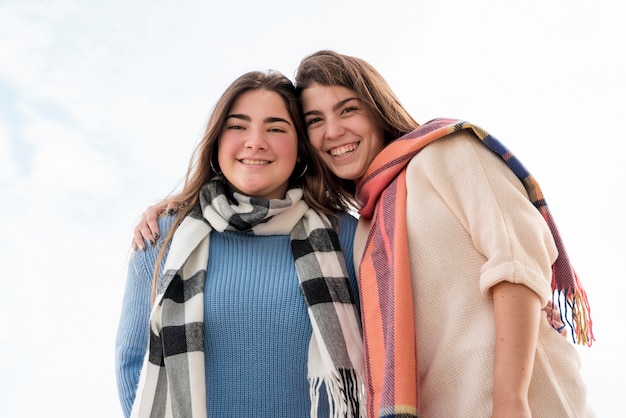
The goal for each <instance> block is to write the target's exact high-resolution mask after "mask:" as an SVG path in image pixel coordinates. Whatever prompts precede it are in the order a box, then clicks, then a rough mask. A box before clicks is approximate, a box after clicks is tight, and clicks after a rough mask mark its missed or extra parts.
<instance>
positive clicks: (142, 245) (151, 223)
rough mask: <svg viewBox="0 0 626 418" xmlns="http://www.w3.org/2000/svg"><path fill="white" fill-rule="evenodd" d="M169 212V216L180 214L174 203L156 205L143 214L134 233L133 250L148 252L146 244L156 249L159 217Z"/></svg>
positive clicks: (165, 202) (158, 234)
mask: <svg viewBox="0 0 626 418" xmlns="http://www.w3.org/2000/svg"><path fill="white" fill-rule="evenodd" d="M165 211H167V214H168V215H173V214H175V213H176V212H178V205H176V204H175V203H172V202H167V201H163V202H160V203H157V204H156V205H152V206H148V208H147V209H146V210H145V212H144V213H142V214H141V219H139V223H138V224H137V226H136V227H135V230H134V231H133V240H132V243H131V247H132V249H133V250H136V249H138V248H139V249H141V251H145V250H146V242H147V243H148V244H149V245H150V246H151V247H154V246H155V245H156V240H157V239H159V236H160V232H159V224H158V222H157V220H158V219H159V215H161V214H162V213H163V212H165Z"/></svg>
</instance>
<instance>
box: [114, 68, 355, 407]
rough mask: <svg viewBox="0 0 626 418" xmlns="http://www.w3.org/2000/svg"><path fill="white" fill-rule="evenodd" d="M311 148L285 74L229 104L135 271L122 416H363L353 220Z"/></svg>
mask: <svg viewBox="0 0 626 418" xmlns="http://www.w3.org/2000/svg"><path fill="white" fill-rule="evenodd" d="M309 147H310V145H309V144H308V142H307V141H306V140H305V135H304V127H303V122H302V116H301V113H300V110H299V105H298V102H297V100H296V96H295V89H294V87H293V85H292V84H291V82H290V81H289V79H287V78H286V77H284V76H283V75H281V74H278V73H269V74H265V73H260V72H252V73H247V74H244V75H243V76H241V77H240V78H238V79H237V80H235V81H234V82H233V83H232V84H231V86H230V87H229V88H228V89H227V90H226V92H225V93H224V94H223V95H222V97H221V98H220V99H219V101H218V103H217V104H216V106H215V110H214V112H213V113H212V115H211V117H210V118H209V123H208V126H207V129H206V133H205V135H204V137H203V139H202V141H201V142H200V144H199V145H198V148H197V150H196V155H195V156H194V158H193V159H192V164H191V165H190V167H189V170H188V173H187V178H186V181H185V184H184V186H183V189H182V191H181V192H180V193H179V194H177V195H175V196H172V198H171V199H172V200H173V201H175V202H178V203H182V202H185V203H186V204H185V205H184V206H183V207H182V209H181V210H180V211H179V214H178V216H177V217H171V216H167V217H161V218H160V219H159V223H158V225H159V229H160V231H161V232H162V233H163V234H164V235H166V236H165V238H164V239H163V238H162V237H156V236H155V237H154V240H157V239H158V242H156V243H155V242H153V243H152V244H153V245H151V246H149V247H148V248H147V249H146V251H137V252H136V253H135V254H134V257H133V259H132V261H131V263H130V265H129V267H128V278H127V285H126V291H125V295H124V301H123V307H122V315H121V319H120V324H119V329H118V336H117V344H116V350H117V351H116V353H117V356H116V362H117V380H118V389H119V394H120V398H121V402H122V407H123V409H124V413H125V416H127V417H128V416H130V415H131V414H132V416H136V417H148V416H149V417H165V416H181V417H192V416H193V417H194V418H195V417H207V416H217V417H223V416H254V417H268V418H269V417H276V416H297V417H301V416H318V414H319V416H325V417H327V416H331V417H339V416H363V411H364V403H363V393H362V387H363V386H362V381H363V364H362V357H363V351H362V343H361V334H360V324H359V320H358V309H357V303H358V299H357V295H358V293H357V287H356V278H355V273H354V268H353V265H352V241H353V238H354V233H355V228H356V220H355V218H353V217H352V216H351V215H349V214H347V213H344V212H342V211H340V210H338V207H339V206H338V204H337V202H333V201H332V199H328V198H324V196H325V195H326V191H327V190H328V186H327V185H326V184H325V177H324V176H323V175H322V174H323V166H322V165H321V164H320V162H318V159H317V157H316V156H315V154H314V153H312V151H311V150H310V148H309ZM209 244H210V245H209ZM319 260H323V262H320V261H319ZM183 342H184V343H183Z"/></svg>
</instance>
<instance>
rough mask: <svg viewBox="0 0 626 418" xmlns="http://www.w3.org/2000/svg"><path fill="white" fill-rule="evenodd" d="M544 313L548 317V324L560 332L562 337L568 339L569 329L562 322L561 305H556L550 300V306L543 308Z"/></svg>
mask: <svg viewBox="0 0 626 418" xmlns="http://www.w3.org/2000/svg"><path fill="white" fill-rule="evenodd" d="M543 311H544V312H545V313H546V314H547V315H548V316H547V319H548V323H549V324H550V326H552V328H554V329H555V330H556V331H558V332H559V333H560V334H561V335H562V336H564V337H565V338H567V328H566V327H565V326H564V325H565V324H563V322H562V321H561V312H560V311H559V305H556V304H555V303H554V302H553V301H551V300H549V301H548V304H547V305H546V306H545V307H544V308H543Z"/></svg>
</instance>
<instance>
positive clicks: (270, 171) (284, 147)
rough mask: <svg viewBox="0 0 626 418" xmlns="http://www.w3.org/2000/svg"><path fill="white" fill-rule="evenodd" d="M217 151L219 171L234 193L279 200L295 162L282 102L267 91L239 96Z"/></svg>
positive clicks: (292, 135) (293, 134)
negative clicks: (235, 191) (227, 180)
mask: <svg viewBox="0 0 626 418" xmlns="http://www.w3.org/2000/svg"><path fill="white" fill-rule="evenodd" d="M259 104H262V105H259ZM217 149H218V162H219V167H220V169H221V171H222V173H223V174H224V176H225V177H226V178H227V179H229V183H230V185H231V186H232V187H233V188H234V189H235V190H237V191H238V192H240V193H242V194H244V195H248V196H252V197H259V198H263V199H282V198H283V197H284V196H285V193H286V192H287V185H288V180H289V177H290V176H291V173H292V172H293V170H294V167H295V166H296V160H297V159H298V135H297V132H296V128H295V124H294V122H293V120H292V119H291V117H290V116H289V112H288V111H287V108H286V107H285V103H284V102H283V99H282V98H281V97H280V96H279V95H278V94H277V93H274V92H272V91H268V90H251V91H247V92H245V93H243V94H241V96H239V97H238V98H237V99H236V100H235V102H234V103H233V106H232V109H231V111H230V113H229V114H228V116H227V118H226V121H225V123H224V128H223V129H222V133H221V135H220V138H219V140H218V147H217Z"/></svg>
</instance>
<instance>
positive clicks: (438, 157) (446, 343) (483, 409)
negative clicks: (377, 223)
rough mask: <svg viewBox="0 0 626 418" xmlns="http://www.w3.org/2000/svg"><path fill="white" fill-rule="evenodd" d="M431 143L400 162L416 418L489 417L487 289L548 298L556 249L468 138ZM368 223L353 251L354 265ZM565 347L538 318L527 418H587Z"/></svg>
mask: <svg viewBox="0 0 626 418" xmlns="http://www.w3.org/2000/svg"><path fill="white" fill-rule="evenodd" d="M454 136H455V137H454V138H453V137H452V136H451V137H448V138H444V139H440V140H437V141H435V142H434V143H432V144H430V145H428V146H427V147H426V148H425V149H423V150H422V151H421V152H420V153H418V154H417V155H416V156H415V157H414V158H413V160H412V161H411V162H410V163H409V165H408V168H407V170H408V172H407V191H408V196H407V208H406V209H407V210H406V212H407V228H408V239H409V243H408V245H409V258H410V269H411V280H412V284H413V301H414V304H415V322H416V327H417V332H416V338H417V347H418V362H419V373H420V385H421V392H420V396H421V407H420V411H419V415H420V418H454V417H471V418H480V417H487V418H488V417H490V416H491V411H492V391H493V364H494V348H495V347H494V346H495V320H494V313H493V301H492V299H491V296H490V289H491V288H492V286H494V285H495V284H497V283H498V282H500V281H503V280H506V281H510V282H514V283H522V284H524V285H526V286H528V287H529V288H530V289H532V290H533V291H535V292H536V293H537V294H538V295H539V296H540V298H541V300H542V302H544V303H547V301H548V299H549V298H550V297H551V290H550V278H551V269H550V266H551V264H552V262H553V261H554V260H555V258H556V255H557V252H556V248H555V245H554V241H553V240H552V236H551V234H550V231H549V229H548V227H547V225H546V222H545V221H544V219H543V218H542V217H541V214H540V213H539V212H538V211H537V209H535V207H534V206H533V205H532V204H531V203H530V201H529V200H528V197H527V195H526V192H525V190H524V187H523V185H522V184H521V182H520V181H519V180H518V179H517V177H515V175H514V174H513V173H512V172H511V171H510V170H509V169H508V168H507V167H506V165H505V163H504V162H503V161H502V160H501V158H500V157H499V156H496V155H495V154H492V153H491V152H490V151H489V150H488V149H487V148H486V147H485V146H484V145H483V144H481V143H480V142H479V141H478V140H476V139H475V138H472V137H471V136H470V135H469V134H468V133H467V132H459V133H456V134H454ZM368 230H369V222H368V221H365V220H364V219H361V220H360V221H359V226H358V229H357V233H356V237H355V245H354V254H355V265H356V266H357V267H358V265H359V263H360V259H361V255H362V254H363V247H364V243H365V239H366V237H367V232H368ZM579 369H580V360H579V356H578V353H577V351H576V348H575V347H574V346H573V344H572V343H571V342H569V341H568V340H566V339H565V338H563V336H561V335H560V334H558V333H557V332H555V331H554V330H553V329H552V328H551V326H550V325H549V323H548V321H547V320H546V321H542V322H541V326H540V335H539V341H538V346H537V354H536V357H535V367H534V372H533V377H532V382H531V387H530V391H529V401H530V406H531V410H532V413H533V417H534V418H541V417H545V418H557V417H558V418H560V417H593V416H594V415H593V413H592V412H591V410H590V408H589V406H588V405H587V403H586V388H585V385H584V383H583V382H582V380H581V376H580V372H579Z"/></svg>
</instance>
